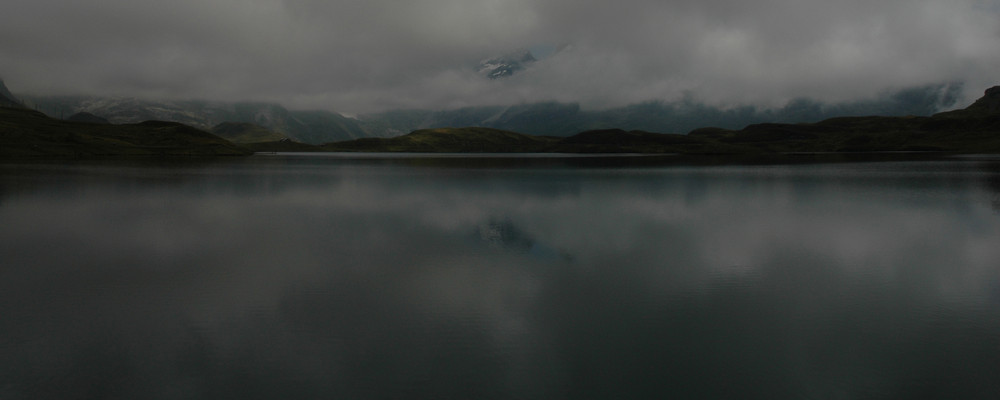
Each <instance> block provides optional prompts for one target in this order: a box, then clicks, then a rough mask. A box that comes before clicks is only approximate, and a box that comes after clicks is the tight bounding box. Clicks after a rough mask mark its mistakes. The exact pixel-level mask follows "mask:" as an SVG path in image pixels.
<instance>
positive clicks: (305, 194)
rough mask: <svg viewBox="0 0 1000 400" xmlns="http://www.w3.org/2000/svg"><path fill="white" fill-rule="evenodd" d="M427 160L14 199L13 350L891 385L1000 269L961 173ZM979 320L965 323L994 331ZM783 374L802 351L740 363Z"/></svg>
mask: <svg viewBox="0 0 1000 400" xmlns="http://www.w3.org/2000/svg"><path fill="white" fill-rule="evenodd" d="M407 171H408V170H407ZM433 172H434V173H435V174H444V175H443V176H440V175H434V176H431V175H432V174H430V173H426V174H424V173H414V172H412V171H409V172H408V173H400V174H394V173H393V170H379V172H378V173H370V172H365V171H356V170H351V171H350V172H349V173H343V171H340V172H338V171H336V170H335V171H334V172H330V176H329V178H328V179H327V178H324V176H323V175H322V174H320V175H318V176H311V177H310V178H309V179H307V180H303V181H298V182H297V183H296V184H288V183H285V184H283V185H266V184H261V183H262V182H256V181H255V182H252V183H253V184H254V187H255V188H267V190H263V189H260V190H259V191H258V189H249V190H242V191H241V190H221V191H218V192H217V191H213V190H211V189H212V188H213V185H215V184H219V185H228V183H225V182H223V181H213V180H211V179H207V181H201V182H199V183H198V185H196V186H197V188H196V189H198V190H195V189H191V190H176V189H177V188H176V187H170V188H168V189H169V190H164V189H163V188H162V187H159V186H156V185H152V186H150V187H145V186H142V185H137V187H135V188H133V190H130V191H118V192H114V191H112V192H102V191H96V190H95V191H87V190H83V191H79V192H75V193H74V194H73V195H72V196H67V197H60V196H51V197H46V196H37V197H32V196H21V197H16V198H12V199H10V200H9V201H7V202H6V203H4V204H3V208H0V220H2V221H4V224H5V225H4V228H3V229H0V249H2V252H0V254H3V257H4V260H6V261H9V262H10V263H5V264H6V265H17V266H19V267H20V269H17V270H14V269H9V267H8V269H4V270H0V274H3V275H2V277H3V278H4V279H3V280H2V283H0V288H2V289H3V290H2V294H0V300H3V301H0V308H2V311H3V313H2V314H3V315H4V316H5V318H4V321H0V328H2V331H3V332H5V333H8V335H4V336H5V337H6V339H0V340H6V341H7V342H6V343H7V345H6V346H0V356H9V357H4V358H6V359H16V360H23V362H24V363H29V364H30V363H33V364H31V365H29V368H26V369H23V371H22V372H20V373H21V374H25V375H23V376H31V374H32V373H34V372H37V371H53V370H60V369H63V370H68V369H85V367H84V366H85V365H87V366H93V367H91V368H93V369H95V370H98V371H104V372H108V374H106V375H113V373H114V372H116V371H117V370H116V368H122V369H129V370H131V371H132V372H121V375H122V376H124V377H126V378H136V377H137V378H146V377H150V376H157V377H161V378H162V381H158V382H156V383H155V384H158V385H161V386H162V387H168V386H170V385H172V384H173V383H174V382H185V383H184V384H183V385H181V389H175V390H190V391H191V392H199V391H200V390H203V389H204V388H203V387H201V385H204V384H205V382H214V383H216V384H218V383H219V382H226V383H229V384H232V385H233V386H239V387H240V388H241V389H239V390H237V392H240V391H242V392H245V393H244V394H247V395H254V394H256V395H269V394H273V395H275V396H278V395H280V394H282V393H284V394H286V395H288V396H289V397H308V396H307V395H306V394H301V393H299V392H297V391H296V389H295V388H296V387H300V388H301V387H302V386H303V384H302V383H303V382H306V383H307V385H306V386H309V387H313V388H316V389H314V390H316V391H317V392H318V393H322V394H331V393H341V394H343V393H350V394H356V395H358V396H360V397H380V396H382V397H386V396H388V397H392V396H393V395H403V394H406V393H407V392H406V389H405V388H406V387H408V388H409V389H410V390H412V392H410V393H413V392H416V393H423V394H435V395H438V396H441V397H449V396H450V397H455V396H459V397H461V396H464V397H470V396H471V397H482V396H477V395H482V394H483V393H489V392H490V391H493V393H507V394H511V396H509V397H517V396H518V395H520V396H524V397H560V396H559V395H560V394H565V393H566V392H565V391H567V390H568V391H569V394H575V395H579V397H587V396H598V397H599V396H600V394H602V393H603V394H608V393H609V392H607V388H603V389H602V388H601V387H600V385H601V384H612V385H618V386H620V387H629V384H631V385H632V386H631V387H632V388H634V391H632V392H631V393H632V394H638V393H640V392H641V390H646V389H648V390H655V389H658V387H656V384H654V383H653V382H654V381H656V379H659V380H660V381H664V379H665V382H667V383H668V384H671V385H675V386H676V387H682V388H689V389H692V390H695V389H697V390H700V393H706V394H711V395H716V396H714V397H726V395H727V394H732V393H729V392H726V391H725V389H722V388H719V389H705V388H704V387H700V386H698V383H697V379H698V378H699V377H701V378H702V379H704V376H706V375H697V374H695V375H697V376H694V377H691V376H692V374H693V372H692V371H697V370H701V371H703V372H704V371H707V372H708V373H709V374H708V376H732V377H733V378H731V381H730V382H735V383H736V384H743V385H751V386H752V385H753V384H754V383H753V382H759V380H755V379H756V378H761V379H765V380H767V379H770V381H767V382H770V383H768V384H762V386H757V388H758V389H760V388H767V389H770V390H773V391H774V392H776V393H782V390H789V388H788V387H785V386H783V385H786V384H788V382H808V386H809V388H808V389H809V390H805V389H802V388H797V389H802V390H805V391H806V392H811V391H812V390H819V391H818V392H817V393H827V392H826V391H824V390H832V389H830V388H829V387H827V386H826V385H831V384H832V383H833V382H854V383H853V384H854V385H856V387H844V388H840V389H841V390H843V391H844V392H845V393H855V394H856V393H863V392H864V391H865V390H876V392H877V391H878V390H886V391H889V392H891V390H892V388H886V387H885V385H889V384H892V383H893V382H894V381H893V380H892V379H889V378H886V377H884V376H879V375H878V374H879V373H882V372H880V371H884V370H889V371H894V373H897V374H899V375H901V376H904V377H910V378H914V377H915V378H924V377H926V376H927V374H928V373H927V372H926V371H921V370H919V367H907V366H906V365H903V364H906V363H905V362H903V361H899V360H898V359H896V358H893V357H886V356H884V355H882V353H880V352H881V351H883V350H881V349H884V348H886V347H887V346H888V347H889V348H891V349H895V350H893V351H897V352H899V353H903V354H909V353H910V352H914V351H915V349H916V348H918V347H922V346H925V345H926V344H928V343H930V344H934V343H937V342H936V341H938V340H944V341H945V342H946V344H947V345H951V344H953V343H952V342H948V340H952V339H941V337H942V336H944V335H946V334H947V332H948V329H949V328H947V326H954V327H958V328H951V329H968V328H966V327H967V324H966V325H963V321H968V320H977V319H976V318H980V317H982V314H984V313H985V314H988V313H990V311H988V310H987V309H984V308H983V307H982V304H983V303H984V302H988V301H994V304H995V299H996V294H995V293H997V283H998V282H1000V273H998V271H997V269H996V266H995V260H998V259H1000V248H998V247H997V246H996V245H995V244H996V243H998V242H1000V221H998V220H997V218H996V216H995V214H993V213H992V212H991V211H990V210H989V209H988V208H987V207H985V205H984V204H979V203H976V202H975V201H974V200H973V199H972V198H974V197H975V196H976V195H978V192H976V190H977V189H976V188H971V187H968V186H967V185H966V182H964V181H957V182H951V181H945V182H940V181H932V182H930V183H928V182H923V183H921V184H919V185H912V186H907V185H906V184H905V182H895V183H897V185H890V186H888V187H886V183H889V184H892V183H894V182H893V181H891V180H890V181H874V182H871V181H865V180H863V179H862V180H857V179H854V178H851V179H844V180H839V181H838V180H834V182H832V183H831V182H830V181H829V180H827V179H826V178H829V176H828V177H826V178H824V179H819V180H816V179H812V178H809V175H808V174H805V175H804V176H803V175H796V174H794V173H793V174H792V176H789V175H788V173H787V171H785V172H782V170H779V171H777V172H775V171H771V170H768V169H762V170H757V171H756V172H754V173H747V174H743V173H740V172H739V170H738V169H735V170H734V169H721V170H713V169H711V168H706V169H696V170H693V171H678V170H669V169H668V170H663V171H644V172H641V173H638V172H637V173H630V172H628V171H624V172H623V171H613V172H602V171H592V172H591V173H581V174H569V173H561V174H555V176H550V177H554V178H558V179H556V181H558V185H560V186H561V188H562V189H560V190H554V191H548V192H546V193H545V195H536V189H538V188H539V187H540V186H543V185H541V183H542V182H539V181H529V182H527V183H525V184H523V185H522V184H520V183H519V182H522V179H524V178H526V177H528V176H531V175H532V174H531V173H528V172H512V173H509V174H508V173H505V172H503V171H499V172H498V171H474V172H467V173H468V174H469V175H470V176H466V175H465V174H466V173H465V172H462V171H461V170H457V171H454V170H444V171H437V170H435V171H433ZM264 183H266V182H264ZM900 183H902V184H900ZM182 186H183V185H182ZM563 189H565V190H563ZM958 192H961V193H958ZM969 192H972V193H971V194H969ZM692 193H693V194H692ZM962 193H964V194H962ZM470 236H471V237H472V239H471V240H470ZM494 244H495V245H494ZM53 249H58V250H59V251H54V250H53ZM546 252H548V253H558V254H560V256H559V257H549V256H539V254H540V253H541V254H545V253H546ZM562 253H566V254H567V256H562ZM991 299H992V300H991ZM66 302H69V303H72V304H71V305H70V306H67V305H66V304H65V303H66ZM944 312H947V313H946V314H943V315H937V314H935V313H944ZM928 314H930V315H931V316H928ZM931 317H934V318H938V321H940V322H939V324H942V326H941V327H938V326H927V324H926V321H927V319H928V318H931ZM67 321H68V322H67ZM59 324H63V326H62V327H61V329H59V331H49V329H48V327H50V326H58V325H59ZM979 328H982V329H980V330H978V331H977V330H975V329H970V330H968V331H967V332H966V331H963V332H964V333H965V334H967V335H971V337H972V338H975V339H986V338H987V337H988V336H989V335H990V334H992V333H995V332H996V331H997V330H995V329H993V327H992V326H982V327H979ZM900 335H902V336H900ZM61 336H68V337H72V338H71V339H67V338H62V339H58V340H56V341H57V342H59V343H61V344H56V345H52V344H50V343H47V342H45V341H39V340H37V339H36V337H48V338H52V337H61ZM901 337H902V339H901ZM2 343H4V342H2V341H0V344H2ZM11 343H16V344H17V346H12V345H10V344H11ZM151 346H152V347H158V348H159V349H160V350H156V351H154V350H151V349H150V347H151ZM852 346H853V348H854V349H855V353H854V354H853V355H852V354H850V353H845V352H842V351H841V350H842V349H844V348H852ZM893 346H895V347H893ZM108 349H110V350H108ZM939 350H940V349H939ZM975 350H976V349H975V348H969V347H966V348H959V349H956V350H953V353H950V354H943V353H941V354H938V353H935V354H931V355H927V356H926V359H918V360H913V364H914V365H925V366H926V365H934V363H938V364H948V365H954V364H955V363H956V360H959V359H962V358H964V357H972V356H974V354H973V353H974V351H975ZM159 352H162V353H163V354H170V355H167V356H158V355H157V354H159ZM713 352H714V353H713ZM105 353H106V354H105ZM153 353H157V354H153ZM713 355H714V356H715V357H720V358H723V359H727V360H729V362H727V363H722V362H718V360H716V361H712V360H707V359H706V358H705V357H710V356H713ZM993 356H994V355H993V354H987V355H985V356H980V357H982V358H983V359H984V360H985V361H984V362H986V361H989V360H990V357H993ZM34 357H37V358H34ZM156 357H166V358H165V359H158V361H159V362H160V364H161V366H152V365H149V364H150V363H148V362H144V361H143V360H146V359H156ZM776 357H777V358H779V359H775V358H776ZM913 357H917V356H913ZM33 359H37V360H39V361H29V360H33ZM904 361H905V360H904ZM123 365H124V367H123ZM859 365H860V367H859ZM976 365H985V364H982V363H979V364H976ZM234 368H235V369H234ZM239 368H244V369H243V370H240V369H239ZM768 368H771V369H774V368H778V369H781V368H785V369H787V371H782V372H780V373H776V375H769V376H766V377H755V376H754V375H753V373H749V374H748V373H747V372H746V371H757V370H766V369H768ZM824 369H825V370H824ZM799 370H802V371H810V372H809V373H807V374H805V375H801V376H800V375H797V374H801V372H797V371H799ZM178 371H182V372H178ZM184 371H186V372H184ZM623 371H627V372H623ZM643 371H646V372H643ZM643 373H649V374H650V375H649V377H648V378H649V379H642V378H629V377H627V376H626V375H630V374H634V375H635V376H640V375H641V374H643ZM782 374H785V375H782ZM866 374H868V375H867V376H869V378H866ZM870 376H876V377H877V378H870ZM456 377H458V378H456ZM497 377H504V378H503V379H507V383H509V382H515V383H517V385H514V384H510V385H509V386H510V387H506V386H504V385H506V383H497V379H498V378H497ZM657 377H658V378H657ZM663 377H667V378H663ZM680 377H691V378H690V379H687V378H680ZM817 377H820V378H817ZM822 377H830V378H829V379H823V378H822ZM25 379H28V378H25ZM102 379H104V380H107V379H108V378H106V377H101V376H100V374H97V373H96V372H95V374H94V375H93V376H83V377H80V378H79V379H78V381H74V382H70V383H67V384H66V385H68V386H73V385H77V386H78V387H84V386H85V385H86V384H87V383H88V381H90V380H97V381H99V380H102ZM122 379H125V378H122ZM630 379H631V380H630ZM685 379H686V382H685ZM866 379H870V380H871V382H869V381H866ZM387 380H388V381H390V382H388V383H389V384H387V382H386V381H387ZM501 380H502V379H501ZM811 380H812V381H811ZM105 382H106V383H107V384H108V385H110V386H114V387H120V386H121V385H122V384H121V383H120V382H117V381H105ZM455 382H467V383H470V384H476V385H479V386H478V387H473V386H468V387H462V386H460V385H456V383H455ZM800 384H801V383H800ZM975 384H978V383H977V382H974V383H973V384H972V385H971V386H969V387H971V388H972V389H970V390H975V389H976V388H978V386H975ZM407 385H410V386H407ZM491 385H494V386H491ZM514 386H516V387H518V388H519V389H511V387H514ZM737 386H738V385H737ZM792 386H794V385H792ZM74 387H75V386H74ZM400 387H403V388H404V389H399V388H400ZM183 388H187V389H183ZM817 388H820V389H817ZM588 389H589V390H593V392H592V393H590V394H587V393H585V390H588ZM661 389H662V388H661ZM136 390H137V391H138V390H139V389H138V388H136ZM299 390H301V389H299ZM602 390H604V391H603V392H602ZM713 390H717V391H713ZM734 390H735V389H734ZM760 390H762V392H761V393H757V394H762V393H766V391H763V389H760ZM511 391H513V392H511ZM972 393H974V391H973V392H972ZM754 394H755V393H754V392H751V393H749V394H748V396H747V397H754ZM54 397H58V396H54ZM186 397H197V396H186ZM205 397H212V396H210V395H209V394H206V395H205ZM397 397H398V396H397ZM571 397H572V396H571ZM708 397H713V396H708ZM779 397H780V396H779Z"/></svg>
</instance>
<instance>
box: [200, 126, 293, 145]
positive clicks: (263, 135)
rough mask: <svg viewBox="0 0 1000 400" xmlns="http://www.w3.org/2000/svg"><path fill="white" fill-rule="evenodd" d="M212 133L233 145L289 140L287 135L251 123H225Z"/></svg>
mask: <svg viewBox="0 0 1000 400" xmlns="http://www.w3.org/2000/svg"><path fill="white" fill-rule="evenodd" d="M211 132H212V133H213V134H215V135H217V136H219V137H221V138H223V139H226V140H228V141H230V142H233V143H262V142H277V141H280V140H284V139H287V137H285V135H282V134H280V133H278V132H275V131H272V130H270V129H267V128H265V127H263V126H260V125H257V124H251V123H249V122H223V123H221V124H219V125H216V126H215V127H213V128H212V130H211Z"/></svg>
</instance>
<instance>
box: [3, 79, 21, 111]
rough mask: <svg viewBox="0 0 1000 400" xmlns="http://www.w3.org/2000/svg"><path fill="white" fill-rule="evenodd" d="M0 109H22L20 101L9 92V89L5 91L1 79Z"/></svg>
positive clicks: (5, 87) (5, 88)
mask: <svg viewBox="0 0 1000 400" xmlns="http://www.w3.org/2000/svg"><path fill="white" fill-rule="evenodd" d="M0 107H13V108H21V107H24V105H23V104H22V103H21V101H20V100H18V99H17V97H14V94H12V93H11V92H10V89H7V85H5V84H4V83H3V79H0Z"/></svg>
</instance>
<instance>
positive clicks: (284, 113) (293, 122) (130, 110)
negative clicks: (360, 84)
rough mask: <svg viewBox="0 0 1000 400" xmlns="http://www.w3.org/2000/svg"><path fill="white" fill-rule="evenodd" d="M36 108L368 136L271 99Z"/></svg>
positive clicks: (92, 102)
mask: <svg viewBox="0 0 1000 400" xmlns="http://www.w3.org/2000/svg"><path fill="white" fill-rule="evenodd" d="M28 99H29V101H30V102H31V104H32V105H33V106H34V108H36V109H38V110H39V111H42V112H44V113H46V114H48V115H51V116H53V117H57V118H64V117H65V116H68V115H73V114H77V113H80V112H86V113H89V114H93V115H95V116H98V117H101V118H105V119H107V120H108V121H110V122H111V123H114V124H133V123H138V122H141V121H148V120H159V121H172V122H179V123H182V124H185V125H189V126H192V127H195V128H198V129H203V130H210V129H212V128H213V127H215V126H217V125H219V124H221V123H223V122H243V123H252V124H256V125H260V126H262V127H264V128H267V129H270V130H273V131H275V132H278V133H280V134H282V135H284V136H286V137H288V138H291V139H293V140H296V141H300V142H305V143H317V144H318V143H326V142H332V141H338V140H347V139H354V138H360V137H367V136H369V133H368V132H366V131H365V130H364V129H362V128H361V126H360V125H359V124H358V121H356V120H354V119H352V118H348V117H345V116H343V115H340V114H337V113H334V112H328V111H290V110H288V109H286V108H284V107H282V106H280V105H277V104H269V103H222V102H208V101H154V100H142V99H137V98H128V97H113V98H104V97H82V96H60V97H29V98H28Z"/></svg>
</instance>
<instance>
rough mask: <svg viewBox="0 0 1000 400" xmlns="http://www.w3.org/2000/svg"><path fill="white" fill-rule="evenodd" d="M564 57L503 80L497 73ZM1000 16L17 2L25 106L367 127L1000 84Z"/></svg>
mask: <svg viewBox="0 0 1000 400" xmlns="http://www.w3.org/2000/svg"><path fill="white" fill-rule="evenodd" d="M536 46H548V47H553V46H554V47H558V48H559V49H560V50H559V51H557V52H554V53H553V54H551V55H549V56H548V57H547V58H544V59H543V60H541V61H540V62H538V63H535V64H534V65H533V66H532V67H531V68H530V69H529V70H527V71H524V72H522V73H520V74H518V75H515V76H513V77H511V78H509V79H503V80H497V81H490V80H488V79H484V78H483V77H481V76H479V75H476V73H475V68H474V67H475V64H476V63H477V62H478V61H479V60H481V59H484V58H487V57H490V56H495V55H500V54H503V53H507V52H510V51H513V50H516V49H518V48H531V47H536ZM998 66H1000V0H837V1H831V0H673V1H671V0H618V1H606V0H398V1H390V0H351V1H347V0H171V1H163V0H156V1H152V0H6V1H5V2H4V7H3V12H2V13H0V77H2V78H3V79H5V80H6V83H7V85H8V86H9V87H10V88H11V90H12V91H14V92H15V93H29V94H92V95H130V96H139V97H164V98H175V99H205V100H259V101H273V102H279V103H282V104H284V105H286V106H288V107H291V108H315V109H327V110H335V111H340V112H344V113H361V112H371V111H380V110H386V109H392V108H452V107H461V106H472V105H495V104H510V103H521V102H533V101H550V100H555V101H567V102H569V101H574V102H580V103H582V104H583V105H584V107H589V108H602V107H609V106H620V105H625V104H629V103H634V102H640V101H649V100H665V101H671V100H676V99H679V98H681V97H682V96H684V95H685V94H688V95H693V96H694V97H695V98H696V99H699V100H702V101H705V102H708V103H710V104H713V105H721V106H730V105H742V104H758V105H777V106H780V105H782V104H783V103H784V102H786V101H787V100H789V99H791V98H795V97H811V98H814V99H817V100H821V101H842V100H851V99H858V98H866V97H872V96H876V95H878V94H880V93H883V92H884V91H886V90H893V89H899V88H904V87H908V86H914V85H923V84H929V83H943V82H964V83H965V84H966V88H967V90H968V91H969V93H968V95H969V96H970V99H971V98H975V97H978V96H979V95H981V94H982V91H983V90H984V89H986V88H987V87H989V86H993V85H995V84H1000V74H996V73H995V72H994V71H996V70H997V67H998Z"/></svg>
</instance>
